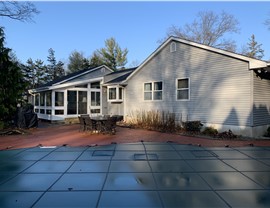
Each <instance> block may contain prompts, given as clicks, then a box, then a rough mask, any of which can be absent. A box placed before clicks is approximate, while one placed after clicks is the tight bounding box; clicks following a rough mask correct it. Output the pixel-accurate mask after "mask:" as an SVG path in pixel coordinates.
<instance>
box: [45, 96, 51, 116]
mask: <svg viewBox="0 0 270 208" xmlns="http://www.w3.org/2000/svg"><path fill="white" fill-rule="evenodd" d="M46 106H52V92H46ZM47 114H48V113H47Z"/></svg>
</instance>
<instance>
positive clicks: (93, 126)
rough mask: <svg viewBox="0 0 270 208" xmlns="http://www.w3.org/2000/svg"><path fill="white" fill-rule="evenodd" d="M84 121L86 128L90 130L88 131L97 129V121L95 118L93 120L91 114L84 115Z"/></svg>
mask: <svg viewBox="0 0 270 208" xmlns="http://www.w3.org/2000/svg"><path fill="white" fill-rule="evenodd" d="M84 122H85V130H88V131H95V130H97V124H96V122H95V121H94V120H92V119H91V118H90V117H89V116H88V117H84Z"/></svg>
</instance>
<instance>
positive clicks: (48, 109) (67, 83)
mask: <svg viewBox="0 0 270 208" xmlns="http://www.w3.org/2000/svg"><path fill="white" fill-rule="evenodd" d="M107 73H111V69H109V68H108V67H106V66H101V67H96V68H92V69H87V70H83V71H80V72H79V73H74V74H70V75H68V76H65V77H63V78H61V79H60V80H56V81H54V82H51V83H48V84H46V85H44V86H41V87H39V88H37V89H32V90H30V91H29V92H30V94H31V95H32V103H33V105H34V111H35V113H37V115H38V118H40V119H45V120H50V121H61V120H65V119H66V118H77V117H78V116H79V115H82V114H89V115H99V114H103V113H104V112H103V109H102V107H103V106H102V100H103V99H104V100H105V101H106V99H107V92H106V91H102V83H103V76H104V75H105V74H107Z"/></svg>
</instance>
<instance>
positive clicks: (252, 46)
mask: <svg viewBox="0 0 270 208" xmlns="http://www.w3.org/2000/svg"><path fill="white" fill-rule="evenodd" d="M247 45H248V47H247V51H246V52H245V53H244V54H245V55H246V56H248V57H250V58H256V59H262V58H263V56H264V50H263V49H262V48H261V46H262V44H258V42H257V41H256V40H255V35H254V34H252V35H251V38H250V39H249V43H248V44H247Z"/></svg>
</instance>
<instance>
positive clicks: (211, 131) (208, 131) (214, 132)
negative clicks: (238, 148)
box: [202, 126, 218, 136]
mask: <svg viewBox="0 0 270 208" xmlns="http://www.w3.org/2000/svg"><path fill="white" fill-rule="evenodd" d="M202 133H203V134H205V135H210V136H215V135H217V134H218V130H217V129H215V128H214V127H212V126H209V127H206V128H205V129H204V130H203V132H202Z"/></svg>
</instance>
